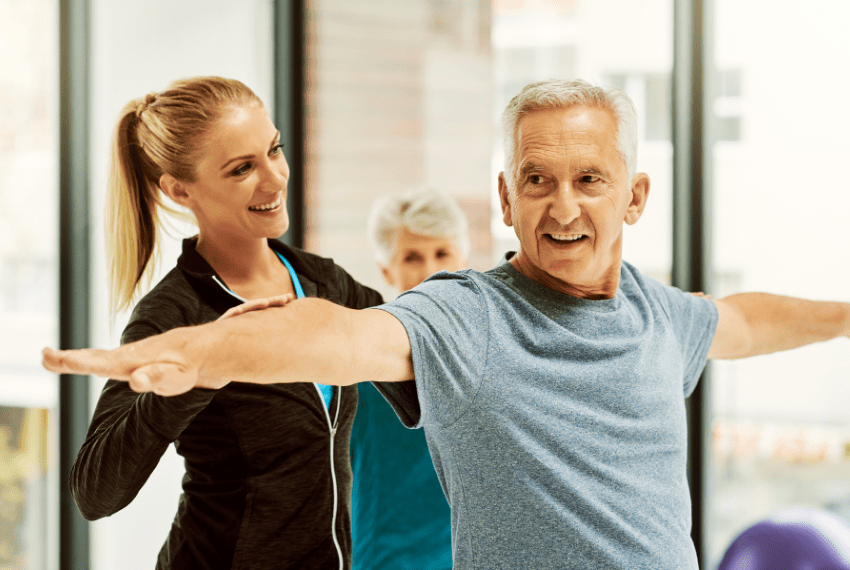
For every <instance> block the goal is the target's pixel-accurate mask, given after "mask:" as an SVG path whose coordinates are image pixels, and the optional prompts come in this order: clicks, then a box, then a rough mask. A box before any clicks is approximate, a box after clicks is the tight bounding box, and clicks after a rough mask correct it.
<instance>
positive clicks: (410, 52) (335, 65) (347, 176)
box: [306, 0, 496, 298]
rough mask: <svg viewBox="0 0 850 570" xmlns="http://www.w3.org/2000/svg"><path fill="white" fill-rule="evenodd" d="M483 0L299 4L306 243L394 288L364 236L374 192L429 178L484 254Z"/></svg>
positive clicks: (486, 256)
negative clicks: (303, 14)
mask: <svg viewBox="0 0 850 570" xmlns="http://www.w3.org/2000/svg"><path fill="white" fill-rule="evenodd" d="M490 10H491V8H490V1H489V0H464V1H452V2H449V1H442V0H405V2H398V1H397V0H371V1H369V2H363V1H362V0H310V1H309V2H308V3H307V18H308V29H307V44H306V50H307V93H306V101H307V123H306V128H307V133H306V135H307V144H306V151H307V156H306V162H307V172H306V190H307V191H306V195H307V196H306V202H307V205H306V214H307V224H306V225H307V235H306V249H308V250H309V251H313V252H316V253H319V254H322V255H326V256H330V257H333V258H334V260H335V261H336V262H337V263H338V264H340V265H341V266H342V267H344V268H345V269H347V270H348V271H349V272H350V273H351V274H352V275H353V276H354V277H355V278H356V279H358V280H359V281H361V282H362V283H364V284H367V285H369V286H370V287H373V288H375V289H377V290H379V291H381V293H383V294H384V296H385V298H392V297H394V296H395V294H396V293H395V291H393V290H392V289H391V288H390V287H389V286H388V285H386V284H385V283H384V281H383V279H382V278H381V275H380V272H379V270H378V267H377V265H376V264H375V261H374V259H373V257H372V252H371V251H370V248H369V245H368V243H367V240H366V219H367V216H368V212H369V208H370V206H371V205H372V202H373V201H374V200H375V198H377V197H378V196H381V195H383V194H386V193H390V192H400V191H402V190H407V189H410V188H413V187H419V186H431V187H435V188H437V189H440V190H443V191H444V192H447V193H449V194H451V195H452V196H454V197H455V198H456V200H457V201H458V203H459V204H460V206H461V207H462V208H463V210H464V211H465V213H466V214H467V217H468V218H469V222H470V226H471V233H472V236H471V237H472V255H471V258H470V263H471V265H472V266H473V267H475V268H477V269H486V268H489V267H490V265H491V258H490V255H491V245H490V215H489V208H490V196H491V194H492V193H495V188H496V186H495V179H494V178H491V172H490V171H491V168H490V164H491V148H492V142H491V141H492V137H493V121H492V82H491V52H490Z"/></svg>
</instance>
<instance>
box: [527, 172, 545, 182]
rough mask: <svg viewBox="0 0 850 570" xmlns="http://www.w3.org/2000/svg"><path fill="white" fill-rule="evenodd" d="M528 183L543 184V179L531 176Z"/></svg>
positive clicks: (534, 175) (536, 175)
mask: <svg viewBox="0 0 850 570" xmlns="http://www.w3.org/2000/svg"><path fill="white" fill-rule="evenodd" d="M528 181H529V182H531V183H532V184H542V183H543V177H542V176H540V175H539V174H532V175H531V176H529V177H528Z"/></svg>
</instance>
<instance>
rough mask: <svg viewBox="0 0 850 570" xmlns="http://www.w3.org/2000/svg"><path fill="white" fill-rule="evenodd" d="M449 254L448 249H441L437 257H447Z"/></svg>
mask: <svg viewBox="0 0 850 570" xmlns="http://www.w3.org/2000/svg"><path fill="white" fill-rule="evenodd" d="M448 256H449V252H448V251H444V250H440V251H438V252H437V259H445V258H447V257H448Z"/></svg>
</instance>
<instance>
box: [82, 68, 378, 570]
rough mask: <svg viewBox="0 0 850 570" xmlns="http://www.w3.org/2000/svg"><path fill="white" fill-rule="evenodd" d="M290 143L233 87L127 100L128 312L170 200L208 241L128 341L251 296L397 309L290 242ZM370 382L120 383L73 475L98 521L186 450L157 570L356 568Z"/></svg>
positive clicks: (169, 278) (146, 303)
mask: <svg viewBox="0 0 850 570" xmlns="http://www.w3.org/2000/svg"><path fill="white" fill-rule="evenodd" d="M279 139H280V133H279V132H278V131H277V129H275V127H274V125H273V124H272V122H271V120H270V118H269V115H268V113H267V112H266V110H265V108H264V107H263V104H262V103H261V102H260V100H259V99H258V98H257V96H256V95H255V94H254V93H253V92H252V91H251V90H250V89H249V88H248V87H246V86H245V85H243V84H242V83H240V82H238V81H234V80H230V79H223V78H217V77H200V78H194V79H186V80H182V81H177V82H175V83H173V84H172V85H171V86H170V87H169V88H168V89H167V90H166V91H164V92H162V93H159V94H150V95H148V96H146V97H144V98H142V99H138V100H135V101H132V102H130V103H129V104H128V105H127V106H126V107H125V108H124V110H123V111H122V113H121V117H120V119H119V121H118V125H117V127H116V129H115V135H114V139H113V143H112V163H111V169H112V172H111V178H110V184H109V198H108V200H109V213H108V216H107V232H106V235H107V240H108V250H109V252H108V259H109V263H110V287H111V294H112V296H111V307H112V311H113V314H114V313H116V312H117V311H119V310H121V309H124V308H127V307H129V306H130V305H131V304H132V302H133V299H134V298H135V297H136V296H137V293H138V292H139V289H140V288H141V287H142V286H143V285H144V283H145V282H146V280H148V279H149V278H148V274H149V270H150V268H151V266H152V265H153V259H152V258H153V255H154V251H155V249H156V238H157V234H158V231H159V225H160V223H159V213H160V209H161V208H163V207H164V205H163V202H162V195H163V194H164V195H167V196H168V197H169V198H170V199H171V200H173V201H174V202H175V203H176V204H178V205H180V206H183V207H184V208H186V209H188V210H189V211H190V212H191V213H192V215H193V217H194V220H195V221H196V223H197V226H198V235H197V236H195V237H193V238H189V239H186V240H184V242H183V253H182V255H181V256H180V258H179V259H178V260H177V266H176V267H175V268H174V269H172V270H171V271H170V272H169V273H168V274H167V275H166V276H165V277H164V278H163V279H162V281H160V282H159V284H158V285H156V286H155V287H154V288H153V289H152V290H151V291H150V292H149V293H147V294H146V295H145V296H144V297H143V298H142V299H141V300H140V301H139V302H138V304H137V305H136V306H135V309H134V310H133V313H132V316H131V317H130V321H129V323H128V325H127V327H126V328H125V329H124V333H123V335H122V343H127V342H132V341H136V340H140V339H142V338H145V337H148V336H151V335H155V334H159V333H162V332H164V331H167V330H170V329H172V328H176V327H182V326H187V325H197V324H202V323H205V322H208V321H212V320H215V319H217V318H219V317H220V316H221V315H222V314H223V313H225V312H226V311H227V310H228V309H230V308H232V307H235V306H237V305H239V304H241V303H243V302H244V301H245V300H252V299H260V298H268V297H276V296H280V295H284V294H291V295H295V296H297V297H303V296H315V297H323V298H326V299H330V300H332V301H334V302H337V303H339V304H341V305H344V306H347V307H351V308H355V309H361V308H365V307H370V306H374V305H377V304H380V303H381V302H382V300H381V297H380V295H379V294H378V293H377V292H375V291H373V290H371V289H369V288H367V287H364V286H362V285H360V284H359V283H357V282H356V281H354V279H352V278H351V277H350V276H349V275H348V274H347V273H346V272H345V271H344V270H343V269H342V268H340V267H338V266H337V265H335V264H334V263H333V262H332V261H331V260H329V259H324V258H321V257H318V256H315V255H311V254H309V253H306V252H304V251H301V250H298V249H295V248H291V247H288V246H286V245H284V244H282V243H280V242H279V241H277V240H276V239H275V238H277V237H278V236H280V235H282V234H283V233H284V232H286V230H287V228H288V226H289V218H288V215H287V211H286V185H287V180H288V177H289V168H288V165H287V163H286V159H285V158H284V155H283V149H282V146H281V144H280V141H279ZM291 332H292V334H293V335H297V334H299V331H298V330H293V331H291ZM356 390H357V388H356V387H353V386H352V387H335V388H331V387H330V386H322V385H318V384H315V385H311V384H303V385H302V384H269V385H259V384H258V385H251V384H245V383H233V384H230V385H228V386H227V388H225V389H223V390H203V389H195V390H191V391H189V392H188V393H186V394H183V395H181V396H178V397H176V398H165V397H160V396H156V395H154V394H137V393H135V392H133V391H132V390H130V388H129V387H128V386H127V384H126V383H125V382H116V381H111V380H110V381H107V383H106V386H105V387H104V389H103V392H102V394H101V396H100V399H99V401H98V404H97V408H96V410H95V412H94V417H93V419H92V423H91V426H90V427H89V431H88V435H87V437H86V441H85V443H84V444H83V446H82V449H81V450H80V452H79V455H78V456H77V460H76V462H75V464H74V467H73V470H72V473H71V489H72V492H73V495H74V498H75V500H76V502H77V505H78V506H79V508H80V511H81V512H82V514H83V515H84V516H85V517H86V518H87V519H90V520H94V519H98V518H101V517H104V516H109V515H111V514H113V513H115V512H117V511H119V510H120V509H122V508H123V507H125V506H126V505H127V504H129V503H130V501H132V500H133V498H134V497H135V496H136V494H137V493H138V492H139V490H140V489H141V487H142V486H143V485H144V483H145V481H146V480H147V479H148V477H149V476H150V474H151V472H152V471H153V469H154V468H155V467H156V464H157V462H158V461H159V459H160V457H161V456H162V454H163V453H164V452H165V450H166V448H167V447H168V446H169V445H170V444H171V443H172V442H174V444H175V447H176V449H177V453H179V454H180V455H182V456H183V458H184V459H185V465H186V474H185V476H184V478H183V493H182V495H181V498H180V501H179V504H178V505H177V514H176V516H175V518H174V523H173V524H172V527H171V531H170V533H169V535H168V537H167V539H166V541H165V544H164V546H163V547H162V550H161V551H160V554H159V558H158V560H157V565H156V567H157V568H158V569H162V570H166V569H189V568H191V569H195V568H199V569H200V568H208V569H215V570H220V569H226V568H250V569H264V568H269V569H271V568H275V569H285V568H292V569H299V570H301V569H307V568H322V569H326V568H327V569H331V568H340V569H343V568H345V569H347V568H350V567H351V542H350V494H351V468H350V463H349V457H348V439H349V434H350V430H351V423H352V421H353V418H354V412H355V410H356V407H357V392H356Z"/></svg>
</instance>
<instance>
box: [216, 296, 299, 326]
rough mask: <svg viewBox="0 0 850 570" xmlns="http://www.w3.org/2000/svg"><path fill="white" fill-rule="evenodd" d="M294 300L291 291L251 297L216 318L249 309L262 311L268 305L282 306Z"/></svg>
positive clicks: (240, 313) (237, 314) (247, 311)
mask: <svg viewBox="0 0 850 570" xmlns="http://www.w3.org/2000/svg"><path fill="white" fill-rule="evenodd" d="M294 300H295V295H293V294H292V293H287V294H286V295H278V296H277V297H267V298H265V299H253V300H251V301H245V302H244V303H242V304H241V305H236V306H235V307H233V308H232V309H228V310H227V312H226V313H224V314H223V315H221V316H220V317H219V318H218V320H220V321H223V320H225V319H229V318H231V317H236V316H239V315H244V314H245V313H250V312H251V311H262V310H263V309H268V308H269V307H283V306H284V305H286V304H287V303H289V302H290V301H294Z"/></svg>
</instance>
